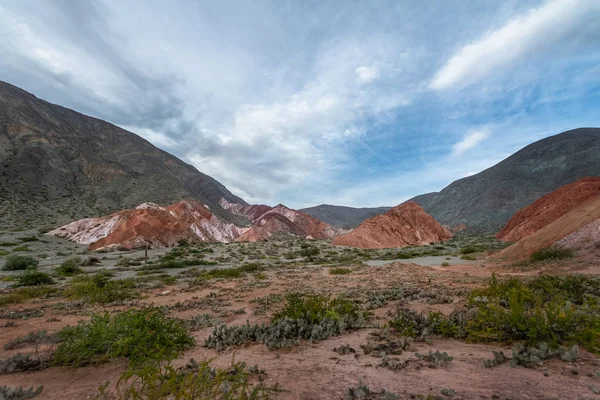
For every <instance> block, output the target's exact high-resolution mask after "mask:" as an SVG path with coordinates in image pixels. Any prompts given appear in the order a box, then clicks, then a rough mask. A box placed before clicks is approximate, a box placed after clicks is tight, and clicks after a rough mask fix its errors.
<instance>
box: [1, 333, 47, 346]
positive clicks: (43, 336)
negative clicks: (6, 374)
mask: <svg viewBox="0 0 600 400" xmlns="http://www.w3.org/2000/svg"><path fill="white" fill-rule="evenodd" d="M49 343H56V337H55V336H54V335H48V333H47V332H46V331H45V330H42V331H37V332H31V333H29V334H27V335H25V336H21V337H18V338H16V339H13V340H11V341H10V342H8V343H6V344H5V345H4V350H14V349H20V348H22V347H27V346H31V345H34V346H39V345H41V344H49Z"/></svg>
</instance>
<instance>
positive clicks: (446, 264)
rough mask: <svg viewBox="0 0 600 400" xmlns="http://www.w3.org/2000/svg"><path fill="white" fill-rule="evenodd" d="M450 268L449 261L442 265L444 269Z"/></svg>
mask: <svg viewBox="0 0 600 400" xmlns="http://www.w3.org/2000/svg"><path fill="white" fill-rule="evenodd" d="M449 266H450V263H449V262H448V261H444V262H443V263H442V267H449Z"/></svg>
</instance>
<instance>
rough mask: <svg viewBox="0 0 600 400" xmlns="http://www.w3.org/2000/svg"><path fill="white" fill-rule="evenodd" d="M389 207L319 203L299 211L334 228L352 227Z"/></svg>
mask: <svg viewBox="0 0 600 400" xmlns="http://www.w3.org/2000/svg"><path fill="white" fill-rule="evenodd" d="M389 209H390V207H375V208H353V207H344V206H332V205H329V204H321V205H318V206H315V207H309V208H303V209H301V210H299V211H302V212H303V213H306V214H308V215H310V216H312V217H314V218H316V219H318V220H320V221H323V222H326V223H328V224H329V225H331V226H334V227H336V228H344V229H352V228H356V227H357V226H358V225H360V223H361V222H363V221H364V220H366V219H367V218H371V217H373V216H375V215H379V214H384V213H385V212H386V211H388V210H389Z"/></svg>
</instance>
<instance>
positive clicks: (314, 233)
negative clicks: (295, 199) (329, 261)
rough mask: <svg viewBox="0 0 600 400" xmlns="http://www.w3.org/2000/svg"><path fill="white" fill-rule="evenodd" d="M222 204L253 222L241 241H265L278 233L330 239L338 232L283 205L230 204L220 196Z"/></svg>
mask: <svg viewBox="0 0 600 400" xmlns="http://www.w3.org/2000/svg"><path fill="white" fill-rule="evenodd" d="M220 204H221V206H222V207H223V208H224V209H226V210H228V211H230V212H232V213H234V214H237V215H240V216H242V217H245V218H247V219H249V220H250V221H252V225H251V226H250V229H249V230H248V231H246V232H245V233H244V234H243V235H242V236H241V237H240V238H239V239H238V241H251V242H255V241H262V240H267V239H268V238H270V237H271V236H273V235H275V234H280V235H281V234H283V235H293V236H299V237H308V238H312V239H329V238H332V237H334V236H336V235H337V231H336V230H335V229H334V228H332V227H331V226H330V225H329V224H327V223H325V222H322V221H319V220H318V219H316V218H313V217H312V216H310V215H308V214H306V213H303V212H301V211H298V210H293V209H291V208H288V207H286V206H284V205H283V204H278V205H276V206H275V207H269V206H266V205H243V204H235V203H230V202H228V201H227V200H226V199H221V201H220Z"/></svg>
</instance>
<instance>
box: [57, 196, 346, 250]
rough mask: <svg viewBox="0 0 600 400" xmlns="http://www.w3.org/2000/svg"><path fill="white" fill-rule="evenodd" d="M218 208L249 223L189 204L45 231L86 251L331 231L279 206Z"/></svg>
mask: <svg viewBox="0 0 600 400" xmlns="http://www.w3.org/2000/svg"><path fill="white" fill-rule="evenodd" d="M221 203H222V204H223V207H224V208H226V209H228V210H230V211H231V212H232V213H234V214H237V215H240V216H243V217H245V218H247V219H249V220H250V222H251V225H250V226H238V225H234V224H233V223H228V222H224V221H223V220H221V219H220V218H219V217H217V216H216V215H214V214H213V213H212V212H211V210H210V208H209V207H208V206H206V205H204V204H201V203H199V202H195V201H180V202H177V203H174V204H171V205H169V206H166V207H161V206H159V205H158V204H155V203H144V204H142V205H140V206H138V207H136V208H134V209H129V210H122V211H119V212H116V213H114V214H111V215H108V216H104V217H99V218H86V219H81V220H78V221H74V222H71V223H70V224H67V225H65V226H62V227H60V228H58V229H55V230H53V231H51V232H49V234H50V235H53V236H59V237H63V238H66V239H69V240H72V241H74V242H77V243H81V244H87V245H89V248H90V250H98V249H102V248H111V247H126V248H139V247H146V246H149V247H153V248H156V247H170V246H174V245H176V244H177V243H178V242H179V241H180V240H181V239H185V240H187V241H189V242H222V243H228V242H234V241H235V242H256V241H263V240H268V239H269V238H270V237H271V236H272V235H274V234H276V233H279V234H285V235H291V236H296V237H304V238H312V239H329V238H331V237H333V236H334V235H335V234H336V231H335V230H334V229H333V228H332V227H331V226H329V225H328V224H326V223H324V222H321V221H319V220H317V219H315V218H313V217H311V216H309V215H308V214H304V213H302V212H298V211H296V210H292V209H290V208H287V207H285V206H283V205H281V204H280V205H278V206H276V207H269V206H264V205H241V204H235V203H229V202H227V201H226V200H224V199H222V200H221Z"/></svg>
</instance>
